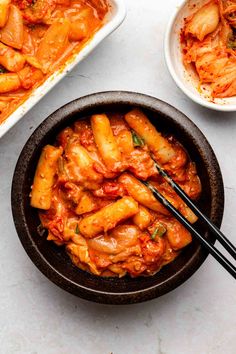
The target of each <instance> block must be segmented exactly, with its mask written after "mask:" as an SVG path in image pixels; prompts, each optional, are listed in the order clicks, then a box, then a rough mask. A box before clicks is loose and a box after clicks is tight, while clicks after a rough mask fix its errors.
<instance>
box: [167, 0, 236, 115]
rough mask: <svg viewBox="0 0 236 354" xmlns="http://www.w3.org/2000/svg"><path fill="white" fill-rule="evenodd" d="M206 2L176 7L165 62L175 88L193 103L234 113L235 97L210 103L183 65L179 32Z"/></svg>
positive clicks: (190, 1)
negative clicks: (175, 85)
mask: <svg viewBox="0 0 236 354" xmlns="http://www.w3.org/2000/svg"><path fill="white" fill-rule="evenodd" d="M207 2H209V0H186V1H184V2H183V3H182V5H181V6H178V7H176V10H175V12H174V14H173V16H172V17H171V19H170V22H169V24H168V27H167V30H166V34H165V41H164V52H165V60H166V64H167V67H168V69H169V72H170V74H171V76H172V78H173V80H174V81H175V83H176V84H177V86H178V87H179V88H180V89H181V90H182V91H183V92H184V93H185V94H186V95H187V96H188V97H189V98H191V99H192V100H193V101H194V102H196V103H198V104H200V105H201V106H204V107H207V108H211V109H214V110H217V111H225V112H227V111H228V112H232V111H236V96H234V97H229V98H217V99H214V101H212V98H211V97H210V96H209V94H208V93H207V91H204V90H202V92H200V91H199V89H198V88H199V80H198V78H197V75H196V74H194V72H189V71H187V70H186V69H185V67H184V65H183V60H182V51H181V45H180V32H181V28H182V27H183V25H184V19H185V18H186V17H188V16H189V15H191V14H192V13H193V12H195V11H196V10H197V9H198V8H200V7H201V6H202V5H204V4H206V3H207Z"/></svg>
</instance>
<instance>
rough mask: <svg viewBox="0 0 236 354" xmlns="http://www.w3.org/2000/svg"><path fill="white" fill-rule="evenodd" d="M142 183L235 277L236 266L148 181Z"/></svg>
mask: <svg viewBox="0 0 236 354" xmlns="http://www.w3.org/2000/svg"><path fill="white" fill-rule="evenodd" d="M142 183H143V184H144V185H145V186H147V187H148V188H149V189H150V190H151V191H152V193H153V195H154V197H155V198H156V199H157V200H159V202H161V203H162V204H163V205H164V206H165V207H166V209H168V210H169V211H170V212H171V214H173V215H174V216H175V217H176V219H177V220H178V221H179V222H180V223H181V224H182V225H183V226H185V227H186V229H187V230H188V231H189V232H190V233H191V234H192V235H194V236H195V237H196V238H197V239H198V240H199V241H200V242H201V243H202V245H203V246H204V247H205V248H206V249H207V250H208V251H209V253H210V254H211V255H212V256H213V257H214V258H215V259H216V260H217V261H218V262H219V263H220V264H221V265H222V266H223V267H224V268H225V269H226V270H227V271H228V272H229V273H230V274H231V275H232V276H233V277H234V278H235V279H236V267H235V266H234V265H233V264H232V263H230V261H229V260H228V259H227V258H226V257H225V256H224V255H223V254H222V253H221V252H220V251H218V249H217V248H215V247H214V246H213V245H212V244H211V243H210V242H209V241H207V240H206V239H205V238H204V237H203V236H202V235H201V234H199V232H197V231H196V230H195V229H194V227H193V226H192V225H191V224H190V223H189V221H188V220H187V219H186V218H185V217H184V216H183V215H182V214H180V212H179V211H178V210H177V209H176V208H175V207H174V206H173V205H172V204H171V203H170V202H169V201H168V200H167V199H166V198H165V197H164V196H163V195H162V194H161V193H160V192H159V191H158V190H157V189H156V188H155V187H154V186H152V185H151V184H150V183H149V182H144V181H142Z"/></svg>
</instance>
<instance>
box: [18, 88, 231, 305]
mask: <svg viewBox="0 0 236 354" xmlns="http://www.w3.org/2000/svg"><path fill="white" fill-rule="evenodd" d="M108 104H120V105H122V104H127V105H130V106H134V105H138V106H141V107H143V108H144V109H145V108H146V109H149V110H150V111H156V112H158V111H159V112H160V111H161V114H162V115H163V116H164V117H165V116H169V117H171V119H172V120H173V121H174V122H175V123H176V124H180V125H181V127H182V128H183V129H184V130H185V131H186V133H187V132H188V133H189V131H191V138H192V139H193V135H194V134H195V135H194V139H193V140H194V144H195V145H196V144H197V143H196V142H198V147H201V149H202V153H203V152H204V153H205V154H207V155H208V156H210V158H209V160H210V161H209V163H210V167H211V168H212V169H213V173H212V181H211V185H212V184H213V185H214V188H215V192H214V195H211V200H213V199H214V200H215V204H213V203H212V205H213V207H214V208H215V209H214V210H213V212H212V213H213V219H214V222H215V223H216V224H217V226H218V227H220V225H221V221H222V218H223V209H224V188H223V180H222V175H221V171H220V167H219V164H218V161H217V159H216V156H215V154H214V152H213V150H212V148H211V146H210V144H209V143H208V141H207V139H206V137H205V136H204V135H203V133H202V132H201V131H200V129H199V128H198V127H197V126H196V125H195V124H194V123H193V122H192V121H191V120H190V119H189V118H188V117H186V116H185V115H184V114H183V113H182V112H180V111H179V110H177V109H176V108H174V107H173V106H171V105H169V104H168V103H166V102H164V101H161V100H159V99H157V98H155V97H152V96H148V95H144V94H141V93H136V92H128V91H106V92H99V93H94V94H90V95H87V96H83V97H81V98H78V99H75V100H73V101H71V102H69V103H67V104H66V105H64V106H62V107H61V108H59V109H58V110H56V111H55V112H54V113H52V114H50V115H49V116H48V117H47V118H46V119H45V120H44V121H43V122H42V123H41V124H40V125H39V126H38V127H37V128H36V129H35V131H34V132H33V133H32V134H31V136H30V137H29V139H28V141H27V142H26V144H25V145H24V147H23V149H22V151H21V153H20V156H19V158H18V161H17V164H16V167H15V171H14V175H13V180H12V190H11V207H12V214H13V220H14V223H15V228H16V231H17V234H18V237H19V239H20V241H21V243H22V245H23V247H24V249H25V251H26V253H27V254H28V256H29V257H30V258H31V260H32V262H33V263H34V264H35V265H36V267H37V268H38V269H39V270H40V271H41V272H42V273H43V274H44V275H45V276H46V277H47V278H48V279H49V280H51V281H52V282H54V283H55V284H56V285H58V286H59V287H61V288H62V289H64V290H66V291H68V292H70V293H72V294H74V295H77V296H79V297H82V298H84V299H86V300H91V301H95V302H100V303H109V304H130V303H136V302H142V301H146V300H150V299H153V298H156V297H158V296H161V295H164V294H165V293H167V292H169V291H171V290H173V289H175V288H176V287H178V286H179V285H181V284H182V283H184V282H185V281H186V280H187V279H188V278H189V277H190V276H191V275H192V274H194V273H195V272H196V271H197V269H198V268H199V267H200V266H201V264H202V263H203V262H204V261H205V259H206V257H207V256H208V252H207V251H206V250H204V249H203V248H202V247H199V249H198V251H197V252H194V254H193V256H192V258H191V259H190V260H189V261H188V262H187V263H186V264H185V266H184V268H183V269H180V270H179V271H178V272H176V273H174V274H173V275H172V276H171V277H169V278H168V279H167V280H165V281H163V282H162V283H160V284H158V285H157V284H154V285H153V286H151V287H148V288H145V289H141V290H134V291H130V292H123V293H120V292H106V291H100V290H94V289H91V288H89V287H86V286H83V285H82V284H78V283H76V282H74V281H72V280H71V279H68V278H67V277H65V276H64V275H63V274H61V273H60V272H59V271H58V270H57V269H56V268H54V267H53V266H52V265H51V264H50V263H49V262H48V261H47V260H46V259H45V258H44V257H43V255H42V254H41V253H40V252H39V251H38V250H37V247H36V245H35V244H33V242H32V240H31V239H30V231H29V228H28V225H27V222H26V218H25V212H24V205H23V195H22V185H23V182H24V178H23V177H24V175H25V172H26V171H27V168H28V164H30V161H31V156H32V154H33V152H34V151H35V149H36V148H37V146H38V144H39V143H40V141H41V140H42V139H43V138H44V137H45V136H46V135H48V134H49V132H51V131H52V130H54V129H57V127H59V126H60V125H61V124H62V122H65V120H66V119H67V118H70V116H71V115H73V113H75V112H77V111H85V110H86V108H87V109H91V107H92V108H95V107H97V106H98V107H100V106H102V105H108ZM45 131H46V133H45ZM42 132H44V133H43V134H42ZM216 176H217V177H216ZM219 201H220V202H219ZM211 211H212V210H211ZM167 281H168V284H167ZM160 286H162V291H161V292H160V291H159V292H158V291H157V288H158V287H160Z"/></svg>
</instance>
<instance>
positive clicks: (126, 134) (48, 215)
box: [31, 109, 201, 277]
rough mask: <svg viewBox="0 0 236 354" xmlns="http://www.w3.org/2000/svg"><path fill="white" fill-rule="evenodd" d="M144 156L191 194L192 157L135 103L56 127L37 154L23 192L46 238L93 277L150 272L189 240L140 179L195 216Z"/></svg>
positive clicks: (194, 187)
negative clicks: (130, 107) (126, 109)
mask: <svg viewBox="0 0 236 354" xmlns="http://www.w3.org/2000/svg"><path fill="white" fill-rule="evenodd" d="M151 154H153V156H154V157H155V159H156V161H158V162H159V163H161V164H162V165H163V166H164V167H165V170H168V172H169V174H170V175H171V176H173V178H174V179H175V180H176V181H177V182H178V183H179V184H180V185H181V186H182V188H183V189H184V190H185V191H186V193H187V194H188V195H189V196H190V197H191V198H192V199H195V200H196V199H197V198H198V197H199V195H200V193H201V182H200V179H199V177H198V175H197V171H196V167H195V164H194V162H193V161H191V160H190V159H189V157H188V154H187V152H186V151H185V150H184V148H183V147H182V146H181V145H180V144H179V143H178V141H176V140H175V139H174V137H173V136H167V137H163V136H162V135H161V134H160V133H159V132H158V131H157V130H156V128H155V127H154V126H153V125H152V124H151V122H150V121H149V120H148V118H147V116H146V115H145V114H144V113H143V112H142V111H141V110H140V109H133V110H131V111H129V112H127V113H126V114H119V113H112V114H109V113H108V114H104V113H103V114H94V115H92V116H91V117H88V118H86V119H84V120H79V121H76V122H75V123H74V124H73V125H72V126H69V127H67V128H65V129H64V130H62V131H61V132H60V133H59V135H58V136H57V138H56V140H55V144H54V145H46V146H45V147H44V148H43V150H42V153H41V156H40V159H39V163H38V166H37V170H36V173H35V177H34V182H33V186H32V192H31V206H33V207H35V208H38V209H39V217H40V220H41V224H42V227H43V228H45V229H46V230H47V232H48V236H47V239H48V240H49V241H54V242H55V243H56V244H57V245H59V246H65V249H66V251H67V252H68V254H69V256H70V257H71V260H72V261H73V263H74V264H75V265H77V266H78V267H80V268H81V269H84V270H87V271H90V272H92V273H93V274H95V275H99V276H119V277H122V276H124V275H126V274H129V275H131V276H139V275H153V274H155V273H156V272H157V271H158V270H159V269H160V268H161V267H162V266H163V265H165V264H167V263H169V262H171V261H173V260H174V259H175V258H176V257H177V256H178V255H179V253H180V251H181V249H182V248H183V247H185V246H186V245H188V244H189V243H190V242H191V235H190V233H189V232H188V231H187V230H186V229H185V228H184V227H183V226H182V225H181V224H180V223H179V222H178V221H177V220H176V219H175V218H174V217H173V216H172V215H171V214H170V213H169V212H168V211H167V209H166V208H165V207H163V206H162V204H161V203H160V202H158V201H157V200H156V199H155V197H154V196H153V195H152V192H151V191H150V190H149V189H148V187H146V186H145V185H143V184H142V182H141V181H140V180H144V181H151V182H152V184H153V185H155V186H156V187H157V188H158V190H159V191H161V192H162V194H163V195H165V197H166V198H167V199H168V200H169V201H171V203H172V204H173V205H175V207H176V208H177V209H178V210H180V212H181V213H182V214H183V215H184V216H185V217H186V218H187V219H188V220H189V221H190V222H192V223H194V222H196V220H197V218H196V216H195V215H194V214H193V212H192V211H191V210H190V209H189V208H188V207H187V206H186V204H185V203H184V202H183V201H182V200H181V199H180V198H179V197H178V196H177V194H176V193H175V192H174V190H173V189H172V188H171V187H170V186H169V184H168V183H167V182H166V181H165V180H164V179H163V177H161V176H160V175H159V174H158V172H157V170H156V168H155V166H154V161H153V159H152V157H151Z"/></svg>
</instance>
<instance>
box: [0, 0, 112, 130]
mask: <svg viewBox="0 0 236 354" xmlns="http://www.w3.org/2000/svg"><path fill="white" fill-rule="evenodd" d="M107 12H108V4H107V2H106V0H99V1H95V0H12V1H11V0H2V1H1V3H0V123H1V122H3V121H4V120H5V119H6V118H7V117H8V116H9V115H10V114H11V113H12V112H13V111H14V110H15V109H16V108H17V107H18V106H19V105H20V104H21V103H23V102H24V101H25V100H26V99H27V98H28V97H29V96H30V95H31V93H32V91H33V90H34V89H35V88H36V87H38V86H40V85H41V84H42V83H43V82H44V81H45V80H46V79H47V78H48V77H49V76H50V75H51V74H53V73H54V72H55V71H56V70H59V69H60V68H61V67H62V65H64V64H65V62H66V61H68V60H69V59H70V58H71V57H73V56H74V55H75V54H76V53H78V52H79V51H80V50H81V49H82V48H83V46H84V45H85V44H86V43H87V42H88V41H89V40H90V39H91V38H92V36H93V35H94V34H95V32H96V31H98V29H99V28H100V27H101V26H102V25H103V22H104V17H105V15H106V13H107Z"/></svg>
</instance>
